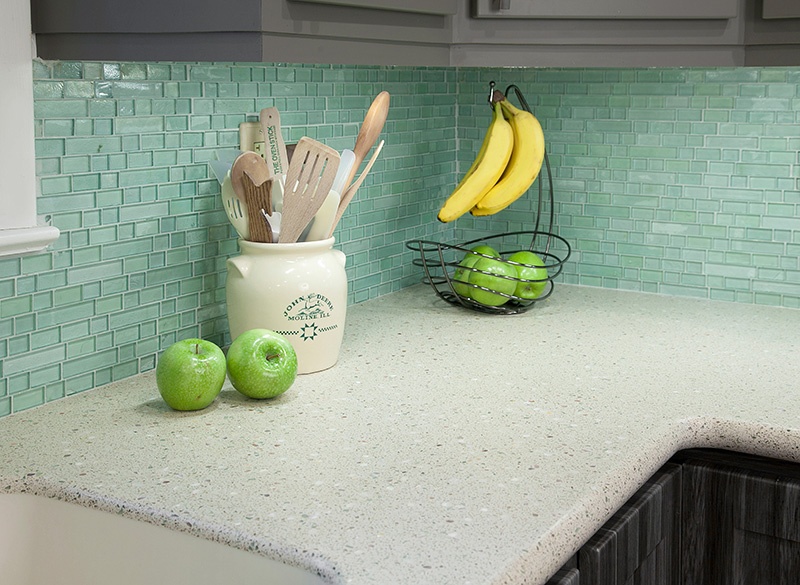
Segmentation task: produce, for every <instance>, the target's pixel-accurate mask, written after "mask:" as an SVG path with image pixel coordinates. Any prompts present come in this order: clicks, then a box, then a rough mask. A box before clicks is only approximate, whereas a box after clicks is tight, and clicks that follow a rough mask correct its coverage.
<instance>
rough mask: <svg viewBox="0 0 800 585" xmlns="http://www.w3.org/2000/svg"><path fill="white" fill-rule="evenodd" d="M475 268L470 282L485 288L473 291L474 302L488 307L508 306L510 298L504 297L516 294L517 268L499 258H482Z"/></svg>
mask: <svg viewBox="0 0 800 585" xmlns="http://www.w3.org/2000/svg"><path fill="white" fill-rule="evenodd" d="M473 268H474V269H475V271H473V272H472V273H471V274H470V276H469V282H470V284H474V285H476V286H480V287H483V288H473V289H472V300H473V301H475V302H476V303H479V304H481V305H485V306H487V307H499V306H500V305H504V304H506V303H507V302H508V300H509V298H508V297H507V296H504V295H511V294H514V290H516V288H517V280H516V279H517V270H516V268H514V266H513V265H512V264H509V263H507V262H504V261H503V260H501V259H499V258H498V259H496V260H495V259H494V258H481V259H480V260H478V261H477V262H476V263H475V264H474V265H473ZM484 288H486V289H489V290H483V289H484ZM498 293H500V294H498Z"/></svg>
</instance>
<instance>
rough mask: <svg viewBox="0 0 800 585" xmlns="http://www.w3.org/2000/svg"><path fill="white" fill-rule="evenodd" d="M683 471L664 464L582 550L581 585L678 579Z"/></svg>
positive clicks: (655, 584) (665, 584) (641, 584)
mask: <svg viewBox="0 0 800 585" xmlns="http://www.w3.org/2000/svg"><path fill="white" fill-rule="evenodd" d="M681 472H682V471H681V467H680V466H679V465H674V464H667V465H665V466H664V467H663V468H662V469H661V470H659V471H658V473H656V474H655V475H654V476H653V478H652V479H651V480H650V481H648V482H647V484H645V486H644V487H642V488H641V489H640V490H639V491H637V492H636V494H635V495H634V496H633V497H632V498H631V499H630V500H629V501H628V502H627V503H626V504H625V505H624V506H623V507H622V508H621V509H620V510H619V511H618V512H617V513H616V514H615V515H614V516H613V517H612V518H611V520H609V521H608V522H607V523H606V524H605V525H604V526H603V528H602V529H600V531H598V532H597V534H595V536H593V537H592V538H591V539H590V540H589V541H588V542H587V543H586V545H584V546H583V547H582V548H581V550H580V552H579V555H578V568H579V570H580V573H581V584H582V585H628V584H630V585H672V584H673V583H677V582H678V581H677V578H678V571H677V567H678V565H677V563H678V562H679V561H680V555H679V550H680V546H679V544H680V542H679V538H680V529H679V522H680V517H681V489H680V485H681Z"/></svg>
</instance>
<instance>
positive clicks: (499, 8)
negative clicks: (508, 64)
mask: <svg viewBox="0 0 800 585" xmlns="http://www.w3.org/2000/svg"><path fill="white" fill-rule="evenodd" d="M767 1H768V0H765V2H767ZM772 1H778V0H772ZM473 3H474V4H473V15H474V16H475V17H476V18H596V19H600V18H603V19H605V18H625V19H628V18H636V19H651V18H653V19H664V18H669V19H695V18H733V17H734V16H736V14H737V12H738V7H739V5H738V2H737V0H702V1H699V2H698V1H697V0H672V1H671V2H663V1H661V0H592V1H591V2H587V1H586V0H537V1H536V2H529V1H526V0H506V1H505V2H500V1H498V0H473Z"/></svg>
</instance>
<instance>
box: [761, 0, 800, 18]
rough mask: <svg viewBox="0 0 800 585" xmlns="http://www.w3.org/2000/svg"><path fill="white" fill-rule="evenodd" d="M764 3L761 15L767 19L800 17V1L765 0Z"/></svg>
mask: <svg viewBox="0 0 800 585" xmlns="http://www.w3.org/2000/svg"><path fill="white" fill-rule="evenodd" d="M763 3H764V4H763V7H762V11H761V16H763V17H764V18H766V19H770V18H800V2H798V1H797V0H763ZM795 24H800V23H795Z"/></svg>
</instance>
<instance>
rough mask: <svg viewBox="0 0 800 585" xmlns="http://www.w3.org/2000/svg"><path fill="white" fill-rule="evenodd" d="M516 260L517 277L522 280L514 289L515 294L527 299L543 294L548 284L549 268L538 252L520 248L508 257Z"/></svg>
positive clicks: (513, 260)
mask: <svg viewBox="0 0 800 585" xmlns="http://www.w3.org/2000/svg"><path fill="white" fill-rule="evenodd" d="M508 260H509V261H510V262H515V263H516V264H514V267H515V268H516V271H517V278H518V279H519V280H520V282H518V283H517V287H516V289H515V290H514V296H515V297H519V298H521V299H525V300H533V299H536V298H538V297H539V296H541V294H542V292H544V289H545V287H546V286H547V268H545V267H544V266H545V264H544V260H542V259H541V258H540V257H539V255H538V254H536V253H534V252H531V251H529V250H520V251H519V252H515V253H514V254H511V256H509V257H508Z"/></svg>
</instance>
